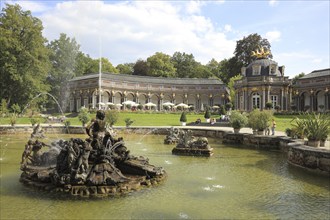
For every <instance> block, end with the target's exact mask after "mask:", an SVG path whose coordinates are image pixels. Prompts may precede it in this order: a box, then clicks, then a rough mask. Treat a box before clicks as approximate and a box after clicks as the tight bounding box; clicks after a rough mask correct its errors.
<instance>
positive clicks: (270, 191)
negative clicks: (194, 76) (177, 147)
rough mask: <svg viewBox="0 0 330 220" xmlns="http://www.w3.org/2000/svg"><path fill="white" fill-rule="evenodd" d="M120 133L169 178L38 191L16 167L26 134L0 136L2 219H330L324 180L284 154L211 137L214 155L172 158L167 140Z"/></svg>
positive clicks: (328, 193) (329, 194)
mask: <svg viewBox="0 0 330 220" xmlns="http://www.w3.org/2000/svg"><path fill="white" fill-rule="evenodd" d="M71 136H72V135H71ZM120 136H123V137H124V140H125V142H126V146H127V147H128V149H129V150H130V151H131V154H132V155H135V156H139V155H142V156H146V157H148V158H149V162H150V164H153V165H155V166H161V167H163V168H164V169H165V170H166V172H167V173H168V178H167V180H166V181H165V182H164V183H162V184H161V185H159V186H156V187H152V188H145V189H142V190H140V191H136V192H132V193H130V194H128V195H125V196H123V197H115V198H110V197H107V198H89V199H88V198H80V197H72V196H68V195H63V194H54V193H50V192H45V191H38V190H36V189H33V188H28V187H26V186H25V185H23V184H21V183H20V182H19V177H20V174H21V171H20V169H19V167H20V164H19V163H20V160H21V155H22V152H23V149H24V145H25V144H26V142H27V140H28V137H29V135H23V134H22V135H2V136H1V137H0V146H1V152H0V153H1V154H0V156H1V161H0V165H1V173H0V175H1V176H0V181H1V195H0V196H1V201H0V213H1V214H0V219H9V218H10V219H32V218H33V219H292V218H293V219H328V218H329V217H330V203H329V200H330V182H329V178H327V177H323V176H316V175H315V174H311V173H308V172H306V171H303V170H301V169H297V168H295V167H291V166H289V165H288V164H287V162H286V155H285V154H283V153H280V152H268V151H258V150H253V149H244V148H243V149H242V148H240V147H235V146H225V145H222V144H221V142H220V141H217V140H216V139H211V138H209V142H210V145H211V146H212V147H213V148H214V155H213V156H212V157H210V158H200V157H188V156H176V155H172V153H171V150H172V148H173V146H171V145H164V144H163V140H164V137H165V136H162V135H145V136H144V135H137V134H121V135H120ZM58 137H59V136H58V135H53V136H51V137H49V138H52V139H54V138H58ZM61 137H62V138H69V137H70V136H68V135H61ZM75 137H80V138H85V136H82V135H75ZM48 141H49V142H50V140H48ZM46 142H47V140H46Z"/></svg>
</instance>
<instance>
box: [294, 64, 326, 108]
mask: <svg viewBox="0 0 330 220" xmlns="http://www.w3.org/2000/svg"><path fill="white" fill-rule="evenodd" d="M329 90H330V68H329V69H322V70H315V71H313V72H311V73H309V74H307V75H305V76H303V77H302V78H299V79H298V80H297V82H296V83H295V84H294V85H293V86H292V92H293V100H292V108H294V109H295V110H298V111H319V112H322V111H329V110H330V92H329Z"/></svg>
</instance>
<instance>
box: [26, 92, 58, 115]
mask: <svg viewBox="0 0 330 220" xmlns="http://www.w3.org/2000/svg"><path fill="white" fill-rule="evenodd" d="M41 95H49V96H50V97H52V98H53V100H54V101H55V102H56V104H57V106H58V108H59V109H60V111H61V113H62V115H64V113H63V111H62V108H61V106H60V104H59V103H58V101H57V100H56V98H55V97H54V96H53V95H52V94H50V93H48V92H42V93H39V94H38V95H37V96H35V97H34V98H33V99H32V100H31V101H30V102H29V103H28V104H26V106H25V107H24V109H23V111H22V113H23V112H24V111H25V109H26V108H27V107H29V106H30V103H31V102H32V101H33V100H35V99H36V98H38V97H39V96H41Z"/></svg>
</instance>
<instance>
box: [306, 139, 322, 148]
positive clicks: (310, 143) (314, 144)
mask: <svg viewBox="0 0 330 220" xmlns="http://www.w3.org/2000/svg"><path fill="white" fill-rule="evenodd" d="M307 145H308V146H311V147H319V146H320V141H316V140H308V142H307Z"/></svg>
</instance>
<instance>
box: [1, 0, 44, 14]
mask: <svg viewBox="0 0 330 220" xmlns="http://www.w3.org/2000/svg"><path fill="white" fill-rule="evenodd" d="M5 2H6V3H8V4H19V5H20V6H21V7H22V9H23V10H29V11H32V12H34V13H39V12H44V11H47V10H49V9H50V7H49V6H47V5H46V4H45V3H43V2H37V1H5Z"/></svg>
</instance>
